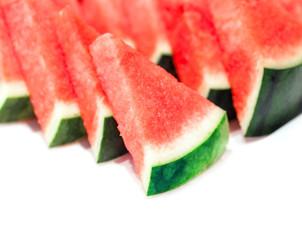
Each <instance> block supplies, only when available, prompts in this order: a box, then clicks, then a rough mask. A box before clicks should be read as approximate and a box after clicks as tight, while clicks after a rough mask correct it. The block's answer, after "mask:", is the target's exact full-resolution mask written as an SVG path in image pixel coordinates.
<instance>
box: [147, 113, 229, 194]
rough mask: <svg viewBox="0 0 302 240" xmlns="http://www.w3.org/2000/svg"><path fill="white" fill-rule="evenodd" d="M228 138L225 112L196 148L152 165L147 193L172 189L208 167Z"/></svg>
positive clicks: (157, 192)
mask: <svg viewBox="0 0 302 240" xmlns="http://www.w3.org/2000/svg"><path fill="white" fill-rule="evenodd" d="M228 138H229V126H228V120H227V116H226V114H224V115H223V117H222V119H221V121H220V122H219V124H218V126H217V127H216V128H215V130H214V131H213V132H212V134H211V135H210V136H209V137H208V138H207V139H206V140H205V141H204V142H203V143H201V144H200V145H199V146H198V147H197V148H195V149H194V150H193V151H191V152H190V153H188V154H186V155H185V156H183V157H182V158H180V159H177V160H175V161H172V162H169V163H167V164H164V165H159V166H153V167H152V170H151V176H150V182H149V186H148V190H147V195H148V196H151V195H155V194H159V193H163V192H166V191H169V190H171V189H174V188H176V187H178V186H180V185H182V184H184V183H185V182H187V181H188V180H190V179H191V178H193V177H195V176H196V175H198V174H200V173H202V172H203V171H205V170H206V169H208V168H209V167H210V166H211V165H212V164H213V163H215V162H216V160H217V159H218V158H219V157H220V156H221V155H222V153H223V152H224V150H225V148H226V145H227V142H228Z"/></svg>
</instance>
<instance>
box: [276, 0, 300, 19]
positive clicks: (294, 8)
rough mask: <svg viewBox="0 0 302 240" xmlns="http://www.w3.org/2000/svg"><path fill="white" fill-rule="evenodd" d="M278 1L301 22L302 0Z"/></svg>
mask: <svg viewBox="0 0 302 240" xmlns="http://www.w3.org/2000/svg"><path fill="white" fill-rule="evenodd" d="M280 3H281V4H282V6H283V7H284V9H285V10H286V11H288V12H289V13H290V14H291V16H293V17H294V18H295V20H297V21H300V22H302V1H301V0H280Z"/></svg>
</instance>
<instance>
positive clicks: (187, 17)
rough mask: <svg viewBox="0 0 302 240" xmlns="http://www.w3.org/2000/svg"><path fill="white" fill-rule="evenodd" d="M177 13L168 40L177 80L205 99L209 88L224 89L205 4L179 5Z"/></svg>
mask: <svg viewBox="0 0 302 240" xmlns="http://www.w3.org/2000/svg"><path fill="white" fill-rule="evenodd" d="M178 12H179V13H178V16H177V18H178V20H176V21H175V23H174V25H175V27H174V29H173V30H171V31H170V40H171V42H172V46H173V60H174V64H175V66H176V68H177V73H178V75H179V78H180V79H181V81H182V82H183V83H184V84H185V85H187V86H188V87H190V88H192V89H194V90H196V91H198V92H199V93H200V94H201V95H203V96H205V97H207V96H208V94H209V91H210V89H211V88H216V89H222V88H228V87H229V85H228V80H227V76H226V72H225V69H224V67H223V64H222V50H221V48H220V45H219V41H218V39H217V35H216V31H215V28H214V25H213V22H212V18H211V14H210V11H209V9H208V8H207V5H206V4H203V5H202V4H199V5H197V4H196V3H195V4H194V5H193V4H183V5H180V6H179V10H178Z"/></svg>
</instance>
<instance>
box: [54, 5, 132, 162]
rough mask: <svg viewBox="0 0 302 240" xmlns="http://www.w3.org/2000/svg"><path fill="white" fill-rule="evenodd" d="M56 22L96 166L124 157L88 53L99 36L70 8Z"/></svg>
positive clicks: (109, 108) (114, 125) (119, 139)
mask: <svg viewBox="0 0 302 240" xmlns="http://www.w3.org/2000/svg"><path fill="white" fill-rule="evenodd" d="M55 22H56V30H57V34H58V38H59V41H60V43H61V46H62V49H63V52H64V55H65V61H66V65H67V69H68V71H69V75H70V79H71V81H72V85H73V87H74V90H75V92H76V95H77V102H78V105H79V108H80V112H81V116H82V119H83V122H84V126H85V128H86V131H87V135H88V140H89V142H90V145H91V147H92V151H93V154H94V156H95V158H96V159H97V162H104V161H107V160H111V159H113V158H116V157H119V156H121V155H123V154H125V153H126V152H127V150H126V148H125V146H124V143H123V140H122V138H121V137H120V134H119V131H118V129H117V124H116V121H115V120H114V118H113V117H112V111H111V107H110V106H109V103H108V101H107V99H106V97H105V95H104V93H103V89H102V87H101V83H100V81H99V80H98V78H97V74H96V70H95V67H94V65H93V63H92V58H91V56H90V53H89V45H90V44H91V43H92V42H93V41H94V40H95V39H96V38H97V37H98V36H99V33H97V32H96V31H95V30H94V29H93V28H91V27H90V26H88V25H87V24H85V23H84V22H82V21H81V20H80V19H79V18H78V17H77V16H76V15H75V13H74V12H73V11H72V10H71V9H70V8H69V7H66V8H64V9H63V10H61V11H60V12H59V14H58V17H57V18H56V21H55Z"/></svg>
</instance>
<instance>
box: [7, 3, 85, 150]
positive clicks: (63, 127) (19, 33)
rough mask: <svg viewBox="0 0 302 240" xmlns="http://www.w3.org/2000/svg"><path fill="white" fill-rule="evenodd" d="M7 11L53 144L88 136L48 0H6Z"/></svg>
mask: <svg viewBox="0 0 302 240" xmlns="http://www.w3.org/2000/svg"><path fill="white" fill-rule="evenodd" d="M4 2H5V4H4V3H3V4H4V5H3V6H4V8H3V9H4V14H5V17H6V20H7V23H8V26H9V30H10V34H11V37H12V41H13V45H14V47H15V50H16V53H17V56H18V58H19V61H20V63H21V67H22V70H23V72H24V76H25V80H26V85H27V88H28V90H29V93H30V99H31V102H32V105H33V107H34V112H35V114H36V116H37V118H38V122H39V124H40V125H41V128H42V131H43V133H44V136H45V139H46V142H47V144H48V145H49V146H50V147H54V146H58V145H62V144H65V143H70V142H73V141H75V140H78V139H79V138H83V137H84V136H85V135H86V131H85V129H84V126H83V122H82V119H81V117H80V112H79V108H78V105H77V103H76V96H75V93H74V91H73V88H72V85H71V83H70V79H69V76H68V73H67V70H66V68H65V63H64V59H63V55H62V51H61V49H60V46H59V42H58V39H57V37H56V32H55V28H54V24H53V16H52V14H53V13H54V9H55V7H54V5H53V4H52V3H51V2H50V1H48V0H43V1H35V0H14V1H10V0H8V1H4Z"/></svg>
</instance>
